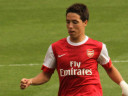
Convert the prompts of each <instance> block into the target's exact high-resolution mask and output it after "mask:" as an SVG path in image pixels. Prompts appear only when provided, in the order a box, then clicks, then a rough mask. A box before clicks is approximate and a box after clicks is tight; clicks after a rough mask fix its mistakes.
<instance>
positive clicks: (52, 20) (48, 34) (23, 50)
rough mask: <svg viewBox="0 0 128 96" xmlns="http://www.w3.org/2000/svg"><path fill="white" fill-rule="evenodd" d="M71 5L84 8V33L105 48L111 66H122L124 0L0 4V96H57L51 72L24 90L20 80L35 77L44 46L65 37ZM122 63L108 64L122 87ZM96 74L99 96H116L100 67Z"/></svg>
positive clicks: (127, 6)
mask: <svg viewBox="0 0 128 96" xmlns="http://www.w3.org/2000/svg"><path fill="white" fill-rule="evenodd" d="M76 2H79V3H84V4H86V5H87V6H88V8H89V12H90V20H89V22H88V25H87V27H86V34H87V35H88V36H89V37H91V38H93V39H96V40H99V41H102V42H104V43H105V44H106V45H107V48H108V51H109V55H110V57H111V59H112V61H115V60H117V61H128V50H127V49H128V38H127V36H128V27H127V26H128V11H127V10H128V0H0V96H57V92H58V86H59V82H58V75H57V73H56V72H55V74H53V76H52V78H51V80H50V81H49V82H48V83H46V84H44V85H40V86H30V87H29V88H28V89H26V90H20V87H19V85H20V80H21V79H22V78H23V77H26V78H31V77H34V76H36V75H37V74H38V73H39V72H41V70H40V69H41V66H42V63H43V59H44V56H45V53H46V51H47V48H48V47H49V45H50V44H51V43H53V42H55V41H57V40H59V39H61V38H64V37H67V36H68V34H67V30H66V26H65V25H66V23H65V10H66V8H67V7H68V6H69V5H71V4H73V3H76ZM127 63H128V62H118V63H116V62H113V64H114V65H115V67H116V68H117V69H118V70H119V71H120V73H121V74H122V76H123V78H124V79H125V80H126V81H127V82H128V70H127V69H128V64H127ZM10 64H19V65H20V64H38V65H35V66H9V65H10ZM99 73H100V78H101V83H102V87H103V93H104V96H121V88H120V87H119V86H118V85H117V84H115V83H114V82H112V81H111V80H110V78H109V77H108V76H107V74H106V72H105V71H104V69H103V68H102V67H101V66H99Z"/></svg>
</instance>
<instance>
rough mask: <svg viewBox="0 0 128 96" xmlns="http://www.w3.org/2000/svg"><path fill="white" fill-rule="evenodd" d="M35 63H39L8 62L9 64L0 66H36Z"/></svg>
mask: <svg viewBox="0 0 128 96" xmlns="http://www.w3.org/2000/svg"><path fill="white" fill-rule="evenodd" d="M37 65H41V64H9V65H0V67H4V66H37Z"/></svg>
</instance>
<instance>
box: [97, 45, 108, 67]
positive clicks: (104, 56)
mask: <svg viewBox="0 0 128 96" xmlns="http://www.w3.org/2000/svg"><path fill="white" fill-rule="evenodd" d="M97 61H98V63H99V64H101V65H105V64H107V63H109V61H110V57H109V56H108V51H107V48H106V45H105V44H103V46H102V50H101V53H100V55H99V57H98V59H97Z"/></svg>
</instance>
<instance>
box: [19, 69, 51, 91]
mask: <svg viewBox="0 0 128 96" xmlns="http://www.w3.org/2000/svg"><path fill="white" fill-rule="evenodd" d="M51 75H52V74H50V73H46V72H43V71H42V72H41V73H39V74H38V75H37V76H36V77H34V78H31V79H26V78H23V79H22V80H21V84H20V88H21V89H25V88H27V87H28V86H30V85H41V84H44V83H46V82H48V81H49V80H50V78H51Z"/></svg>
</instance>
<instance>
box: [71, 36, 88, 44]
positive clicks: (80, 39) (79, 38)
mask: <svg viewBox="0 0 128 96" xmlns="http://www.w3.org/2000/svg"><path fill="white" fill-rule="evenodd" d="M85 38H86V37H85V35H82V36H78V37H76V38H75V37H71V36H70V41H71V42H74V43H78V42H81V41H83V40H84V39H85Z"/></svg>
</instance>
